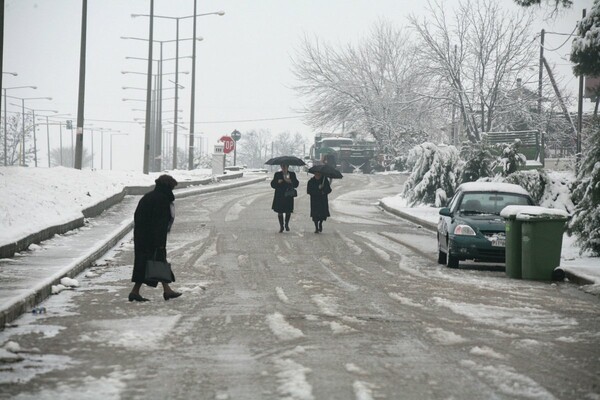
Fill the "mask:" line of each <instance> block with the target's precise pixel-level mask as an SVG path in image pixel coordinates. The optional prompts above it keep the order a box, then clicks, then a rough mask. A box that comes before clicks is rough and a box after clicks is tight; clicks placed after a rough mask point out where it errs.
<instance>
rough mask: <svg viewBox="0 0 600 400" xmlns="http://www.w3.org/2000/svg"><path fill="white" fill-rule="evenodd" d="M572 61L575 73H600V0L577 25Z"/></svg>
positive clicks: (595, 74) (590, 74)
mask: <svg viewBox="0 0 600 400" xmlns="http://www.w3.org/2000/svg"><path fill="white" fill-rule="evenodd" d="M577 33H578V36H577V37H576V38H575V39H573V45H572V47H571V62H573V63H574V64H575V65H574V66H573V72H575V75H577V76H580V75H588V76H597V75H600V0H594V4H593V5H592V7H591V9H590V10H589V13H587V15H586V16H585V18H583V19H582V20H581V21H579V23H578V25H577Z"/></svg>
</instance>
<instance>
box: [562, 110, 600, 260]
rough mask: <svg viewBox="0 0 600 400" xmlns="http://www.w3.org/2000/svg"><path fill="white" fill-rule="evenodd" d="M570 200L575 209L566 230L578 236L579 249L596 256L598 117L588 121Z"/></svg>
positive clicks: (599, 245)
mask: <svg viewBox="0 0 600 400" xmlns="http://www.w3.org/2000/svg"><path fill="white" fill-rule="evenodd" d="M584 148H585V151H584V153H583V157H582V160H581V166H580V168H579V173H578V175H577V181H576V182H575V188H574V190H573V194H572V197H571V198H572V199H573V203H575V212H574V214H573V218H572V220H571V223H570V226H569V228H570V232H572V233H575V234H576V235H577V236H578V239H577V242H578V244H579V245H580V247H581V250H582V251H585V250H590V251H591V252H592V253H593V254H594V255H596V256H600V228H599V227H600V118H598V117H596V118H595V119H594V120H593V121H592V124H591V131H590V132H589V135H588V137H587V139H586V146H585V147H584Z"/></svg>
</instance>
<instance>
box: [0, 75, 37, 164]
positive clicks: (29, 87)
mask: <svg viewBox="0 0 600 400" xmlns="http://www.w3.org/2000/svg"><path fill="white" fill-rule="evenodd" d="M4 73H5V74H6V73H8V72H4ZM14 74H15V76H16V75H17V74H16V73H14ZM12 89H37V86H13V87H7V88H2V90H3V91H4V166H5V167H6V166H7V165H8V161H7V155H8V141H7V137H8V130H7V121H8V119H7V116H6V108H7V106H8V104H7V102H6V97H7V96H6V92H7V91H8V90H12Z"/></svg>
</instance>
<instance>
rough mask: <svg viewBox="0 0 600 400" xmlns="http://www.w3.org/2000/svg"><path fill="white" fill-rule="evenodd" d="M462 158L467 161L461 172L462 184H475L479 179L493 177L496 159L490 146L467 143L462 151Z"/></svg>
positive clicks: (460, 179) (460, 180) (479, 143)
mask: <svg viewBox="0 0 600 400" xmlns="http://www.w3.org/2000/svg"><path fill="white" fill-rule="evenodd" d="M460 157H461V159H463V160H465V163H464V165H463V166H462V168H461V171H460V178H459V182H460V183H465V182H475V181H476V180H478V179H479V178H486V177H489V176H493V174H494V172H493V166H494V161H495V157H494V155H493V154H492V151H491V146H490V145H488V144H485V143H483V142H478V143H470V142H469V143H465V144H463V146H462V148H461V149H460Z"/></svg>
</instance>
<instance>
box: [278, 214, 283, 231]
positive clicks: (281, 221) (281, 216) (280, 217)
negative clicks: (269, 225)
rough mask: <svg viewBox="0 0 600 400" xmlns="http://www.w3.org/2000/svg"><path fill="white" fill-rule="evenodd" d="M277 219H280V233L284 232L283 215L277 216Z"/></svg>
mask: <svg viewBox="0 0 600 400" xmlns="http://www.w3.org/2000/svg"><path fill="white" fill-rule="evenodd" d="M277 219H279V233H281V232H283V214H277Z"/></svg>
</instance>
